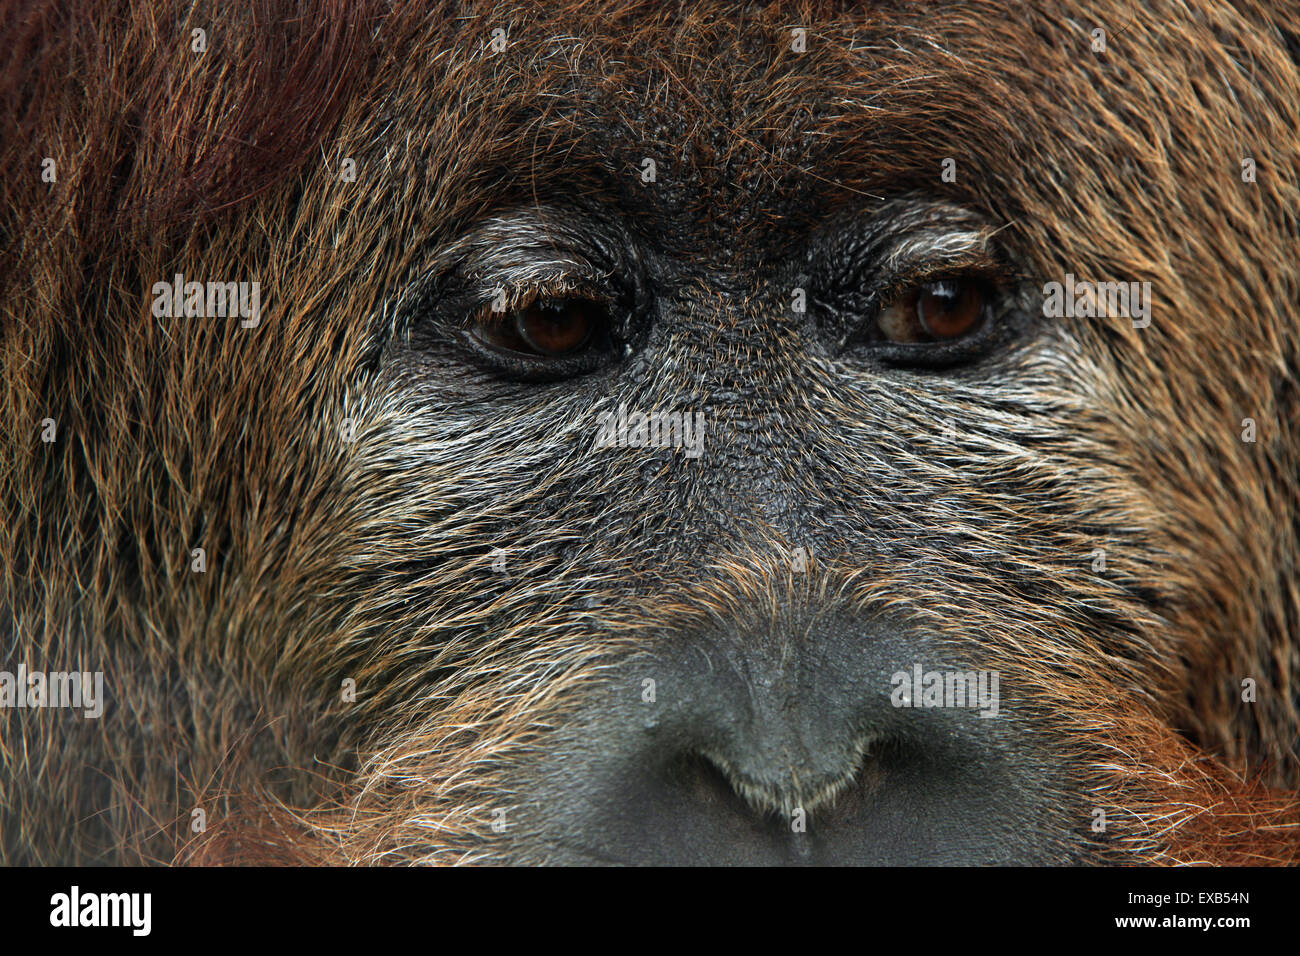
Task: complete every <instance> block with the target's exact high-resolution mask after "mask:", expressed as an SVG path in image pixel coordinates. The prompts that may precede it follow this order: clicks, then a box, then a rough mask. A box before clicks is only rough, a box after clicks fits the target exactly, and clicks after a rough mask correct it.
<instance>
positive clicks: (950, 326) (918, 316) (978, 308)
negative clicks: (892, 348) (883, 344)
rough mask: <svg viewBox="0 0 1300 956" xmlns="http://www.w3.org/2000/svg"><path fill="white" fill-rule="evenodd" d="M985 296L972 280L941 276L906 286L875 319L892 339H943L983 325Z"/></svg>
mask: <svg viewBox="0 0 1300 956" xmlns="http://www.w3.org/2000/svg"><path fill="white" fill-rule="evenodd" d="M986 304H987V296H986V293H985V288H984V286H983V284H982V283H980V282H978V281H976V280H973V279H960V278H958V279H940V280H938V281H935V282H927V283H925V284H924V285H919V286H915V287H913V288H912V289H909V290H908V291H907V292H906V293H905V294H904V295H902V296H901V297H899V298H898V299H896V300H894V301H893V302H891V303H890V304H889V305H887V306H886V307H885V308H883V309H881V310H880V315H879V317H878V318H877V320H876V324H877V325H878V326H879V328H880V331H881V333H882V334H883V335H884V337H885V338H886V339H888V340H889V341H891V342H902V343H922V342H946V341H949V340H952V339H959V338H961V337H962V336H965V335H969V334H971V333H972V332H975V331H977V330H978V329H979V328H980V326H982V325H983V324H984V317H985V313H986V309H985V306H986Z"/></svg>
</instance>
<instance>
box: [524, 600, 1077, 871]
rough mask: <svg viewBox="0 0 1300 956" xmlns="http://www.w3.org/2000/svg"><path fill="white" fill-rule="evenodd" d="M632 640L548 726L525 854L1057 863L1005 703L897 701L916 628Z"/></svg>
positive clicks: (1027, 755)
mask: <svg viewBox="0 0 1300 956" xmlns="http://www.w3.org/2000/svg"><path fill="white" fill-rule="evenodd" d="M651 643H652V646H653V650H651V651H647V652H644V653H642V654H641V655H640V656H638V657H635V658H633V659H630V660H629V661H627V662H626V663H625V665H622V666H620V668H619V669H618V671H617V673H615V674H614V675H613V676H611V677H610V679H609V681H608V685H607V688H606V689H605V690H602V691H601V692H599V693H595V694H592V695H590V696H589V697H588V698H587V699H588V700H589V701H590V703H589V705H588V706H587V707H586V708H585V709H584V710H582V711H580V712H578V713H577V714H575V715H574V719H573V720H571V721H569V722H568V723H566V726H565V727H564V728H563V730H562V731H560V733H561V735H562V736H563V737H564V738H565V740H564V743H563V744H562V745H561V746H560V747H558V748H557V749H556V751H555V752H556V753H558V754H560V756H557V757H555V758H554V762H553V763H552V764H551V765H550V767H549V769H548V770H547V772H546V773H545V774H544V776H543V779H542V781H541V782H540V783H538V784H536V785H533V786H531V787H530V788H529V789H530V790H531V792H532V793H533V794H534V800H533V802H532V806H533V807H534V808H535V811H536V815H535V816H534V820H536V821H537V822H536V823H535V827H536V829H535V830H534V832H533V836H534V837H536V838H538V839H540V840H541V841H542V842H543V843H544V844H545V850H544V851H543V850H539V851H538V853H539V856H540V855H544V857H545V858H546V859H550V860H557V859H560V860H564V859H567V860H569V861H570V862H592V861H613V862H623V863H651V864H664V865H680V864H714V865H716V864H724V865H725V864H755V865H766V864H774V863H775V864H790V863H794V864H799V863H822V864H825V863H832V864H833V863H852V864H918V863H984V864H987V863H1001V862H1011V861H1015V862H1020V863H1027V862H1062V861H1063V860H1065V859H1067V858H1068V853H1069V851H1068V850H1067V849H1064V848H1062V847H1061V846H1059V844H1058V843H1056V842H1054V841H1053V840H1052V839H1051V838H1050V837H1048V836H1046V834H1048V833H1050V832H1052V831H1050V830H1049V829H1048V828H1047V827H1043V828H1042V829H1040V828H1039V824H1040V823H1041V822H1042V821H1044V820H1046V819H1047V818H1048V816H1049V815H1050V814H1051V813H1052V812H1055V811H1054V810H1052V807H1054V806H1055V805H1056V804H1054V803H1053V801H1054V800H1055V801H1059V792H1058V791H1056V790H1054V789H1053V786H1052V784H1051V781H1050V776H1051V773H1052V772H1053V771H1051V769H1050V767H1048V766H1047V764H1046V763H1044V762H1042V761H1044V760H1045V759H1046V758H1045V755H1047V754H1050V753H1051V750H1050V748H1045V747H1043V746H1042V744H1041V742H1035V741H1034V740H1033V739H1032V738H1025V737H1022V736H1021V732H1020V731H1019V730H1018V729H1017V725H1016V724H1015V722H1014V721H1009V720H1007V719H1006V718H1007V708H1005V707H1003V708H1001V709H1000V710H999V712H998V713H999V718H998V719H988V717H987V716H984V717H982V716H981V712H980V711H979V710H977V709H975V707H973V706H970V705H969V704H967V703H965V702H963V703H962V704H961V705H956V706H948V704H949V703H951V704H957V702H955V701H952V702H945V701H943V700H940V701H938V703H939V706H926V707H917V706H913V704H914V701H913V699H912V698H914V697H915V694H914V692H913V688H912V687H911V681H910V677H911V675H912V674H914V673H917V672H918V667H919V669H920V670H922V671H935V670H938V671H939V672H940V673H943V672H944V658H943V657H942V656H941V655H942V651H943V645H941V643H940V642H939V640H938V638H937V637H936V636H935V635H930V634H926V633H923V632H918V631H917V630H915V629H914V628H909V627H908V626H906V625H904V624H900V623H898V622H895V621H887V620H884V619H878V618H863V617H861V616H857V615H852V614H833V613H825V614H819V615H817V616H815V617H812V618H809V617H803V618H801V619H799V620H795V621H791V622H789V623H788V624H787V625H784V626H781V627H779V628H772V629H767V630H762V631H755V630H754V629H752V628H746V627H725V626H722V627H716V628H714V629H712V630H709V631H701V632H697V633H692V634H675V635H661V636H658V637H657V638H656V639H655V640H653V641H652V642H651ZM965 673H969V669H966V670H965ZM903 674H906V675H908V677H909V680H908V681H907V684H908V686H907V687H905V688H900V686H899V684H900V681H899V677H900V675H903ZM900 690H901V691H902V692H901V693H900ZM969 703H970V704H974V703H975V701H971V702H969ZM900 704H904V705H907V706H900ZM557 808H562V810H560V809H557ZM1056 832H1059V831H1056ZM557 848H558V849H557ZM566 854H567V855H566Z"/></svg>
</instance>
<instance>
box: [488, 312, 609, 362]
mask: <svg viewBox="0 0 1300 956" xmlns="http://www.w3.org/2000/svg"><path fill="white" fill-rule="evenodd" d="M604 315H605V307H604V306H603V305H602V304H601V303H599V302H594V301H592V300H591V299H583V298H577V297H568V298H554V299H535V300H534V301H532V302H530V303H528V304H527V305H525V306H523V307H522V308H518V309H514V310H513V311H510V312H505V313H502V314H499V315H498V314H493V313H488V315H487V316H486V318H484V319H483V320H482V321H481V322H480V323H479V324H478V326H477V327H476V329H475V334H476V335H477V336H478V337H479V338H480V339H481V340H482V341H484V342H486V343H487V344H488V345H492V346H495V347H497V348H499V349H506V350H508V351H511V352H520V353H522V354H524V355H535V356H541V357H544V358H560V357H563V356H566V355H573V354H575V353H577V352H579V351H581V350H582V348H583V346H585V345H586V344H587V343H588V342H589V341H590V340H591V337H592V335H593V334H594V332H595V330H596V327H597V326H598V325H599V324H600V322H601V320H602V318H603V317H604Z"/></svg>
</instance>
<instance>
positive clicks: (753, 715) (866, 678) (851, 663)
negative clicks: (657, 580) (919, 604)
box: [650, 621, 891, 818]
mask: <svg viewBox="0 0 1300 956" xmlns="http://www.w3.org/2000/svg"><path fill="white" fill-rule="evenodd" d="M755 637H756V635H748V634H744V633H736V632H733V633H727V634H712V635H706V636H704V637H703V638H702V639H700V640H697V641H688V642H685V643H684V644H683V645H681V646H679V647H678V648H676V649H675V650H674V652H673V653H671V654H670V655H668V656H667V659H665V658H664V657H660V659H659V661H660V663H659V669H660V671H661V675H662V676H661V680H660V681H659V682H658V683H657V685H656V700H655V701H654V702H653V705H657V715H656V717H654V718H652V721H653V726H652V727H651V728H650V730H651V738H652V739H653V741H654V742H653V743H652V744H651V748H650V749H657V750H659V751H660V752H662V753H664V754H665V755H666V756H668V757H669V758H670V759H671V758H673V757H676V758H678V759H680V760H681V761H682V762H683V763H684V764H686V765H687V766H688V767H689V766H692V765H693V766H694V769H695V772H697V773H700V774H702V775H704V776H706V777H716V778H718V779H719V780H720V782H722V783H724V784H725V786H726V788H727V789H729V790H730V791H732V792H733V793H734V794H735V795H736V796H737V797H739V798H741V799H742V800H743V801H744V802H745V803H746V804H747V805H748V806H749V807H750V809H751V810H752V811H753V812H754V813H755V814H760V815H762V814H773V815H777V816H781V817H787V818H793V817H794V815H795V814H797V813H799V812H802V813H804V814H807V813H811V812H812V811H814V810H816V809H818V808H819V807H822V806H824V805H827V804H829V803H831V802H833V801H834V799H835V798H836V797H837V796H838V795H839V794H841V793H842V792H844V791H845V790H847V789H849V788H851V787H853V786H854V785H855V782H856V781H857V778H858V775H859V773H860V771H861V770H862V769H863V766H864V764H865V762H866V761H867V760H868V759H869V758H873V757H874V755H873V753H872V750H873V744H874V743H876V742H877V737H878V736H879V735H880V734H882V733H883V732H884V731H885V730H886V729H887V727H888V726H889V724H890V716H891V715H889V714H888V713H886V712H885V711H884V707H886V706H888V703H889V701H888V695H881V694H880V693H879V691H881V690H882V689H886V688H887V687H888V683H887V682H886V683H882V682H881V678H882V677H884V676H885V675H883V674H882V673H881V672H880V671H881V668H882V666H883V662H882V661H881V660H880V659H879V658H880V654H879V650H880V648H879V647H878V646H876V647H873V646H872V643H871V638H870V636H869V635H863V634H858V635H857V636H856V638H855V636H854V635H852V634H850V633H848V632H846V629H845V625H844V624H843V622H835V621H831V622H822V623H821V624H820V625H819V626H812V627H809V628H807V629H804V630H802V631H801V632H800V633H789V634H783V635H779V636H777V637H776V639H771V638H770V637H769V639H766V640H764V639H762V638H759V639H755ZM685 776H686V777H689V776H690V773H687V774H686V775H685Z"/></svg>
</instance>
